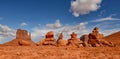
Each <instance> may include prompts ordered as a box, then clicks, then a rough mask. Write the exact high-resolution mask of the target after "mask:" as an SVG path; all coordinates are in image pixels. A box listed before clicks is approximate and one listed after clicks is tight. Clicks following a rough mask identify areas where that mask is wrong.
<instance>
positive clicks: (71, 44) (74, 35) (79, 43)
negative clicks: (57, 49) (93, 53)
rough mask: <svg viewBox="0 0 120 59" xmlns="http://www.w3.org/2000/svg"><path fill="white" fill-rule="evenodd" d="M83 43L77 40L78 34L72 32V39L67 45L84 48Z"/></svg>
mask: <svg viewBox="0 0 120 59" xmlns="http://www.w3.org/2000/svg"><path fill="white" fill-rule="evenodd" d="M82 43H83V42H82V41H81V40H80V39H79V38H77V34H76V33H75V32H72V34H71V38H70V39H68V44H67V45H69V46H76V47H80V46H82Z"/></svg>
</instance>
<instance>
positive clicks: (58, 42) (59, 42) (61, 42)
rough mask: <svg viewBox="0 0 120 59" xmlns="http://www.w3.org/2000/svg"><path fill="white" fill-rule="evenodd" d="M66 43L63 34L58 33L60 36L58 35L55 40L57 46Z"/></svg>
mask: <svg viewBox="0 0 120 59" xmlns="http://www.w3.org/2000/svg"><path fill="white" fill-rule="evenodd" d="M67 43H68V42H67V40H64V39H63V34H62V33H60V36H59V38H58V40H57V46H66V45H67Z"/></svg>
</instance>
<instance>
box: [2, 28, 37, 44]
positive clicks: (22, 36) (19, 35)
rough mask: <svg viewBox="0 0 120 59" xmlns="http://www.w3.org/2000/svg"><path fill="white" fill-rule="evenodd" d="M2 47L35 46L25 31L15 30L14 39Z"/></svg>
mask: <svg viewBox="0 0 120 59" xmlns="http://www.w3.org/2000/svg"><path fill="white" fill-rule="evenodd" d="M3 45H22V46H35V45H36V44H35V43H34V42H33V41H32V40H31V34H30V33H28V31H27V30H22V29H17V32H16V38H15V39H13V40H12V41H10V42H7V43H4V44H3Z"/></svg>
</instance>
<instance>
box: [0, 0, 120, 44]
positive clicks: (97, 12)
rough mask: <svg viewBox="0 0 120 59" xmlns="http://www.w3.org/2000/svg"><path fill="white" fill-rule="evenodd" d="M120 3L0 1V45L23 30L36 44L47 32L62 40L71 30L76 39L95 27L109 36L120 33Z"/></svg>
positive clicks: (97, 0) (102, 0)
mask: <svg viewBox="0 0 120 59" xmlns="http://www.w3.org/2000/svg"><path fill="white" fill-rule="evenodd" d="M119 2H120V1H119V0H91V1H90V0H0V43H4V42H6V41H9V40H11V39H12V38H14V37H15V32H16V29H18V28H21V29H26V30H28V31H29V32H31V33H32V38H33V41H35V42H37V41H39V40H40V39H41V38H43V36H44V35H45V34H46V33H47V32H48V31H54V32H55V37H56V38H57V36H58V35H59V33H60V32H63V34H64V35H65V39H68V38H69V34H70V33H71V32H73V31H75V32H77V34H78V37H79V36H81V35H82V34H88V33H90V32H91V30H92V29H93V28H94V27H95V26H98V27H99V28H100V31H101V33H104V34H105V35H109V34H111V33H114V32H117V31H119V30H120V26H119V25H120V24H119V23H120V7H119V5H120V4H119Z"/></svg>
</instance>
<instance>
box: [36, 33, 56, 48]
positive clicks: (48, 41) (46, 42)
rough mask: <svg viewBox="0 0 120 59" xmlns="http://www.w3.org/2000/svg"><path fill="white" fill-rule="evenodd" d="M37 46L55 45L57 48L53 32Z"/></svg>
mask: <svg viewBox="0 0 120 59" xmlns="http://www.w3.org/2000/svg"><path fill="white" fill-rule="evenodd" d="M37 45H53V46H56V40H55V38H54V33H53V32H52V31H50V32H48V33H47V34H46V36H45V38H44V39H41V41H40V42H38V44H37Z"/></svg>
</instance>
